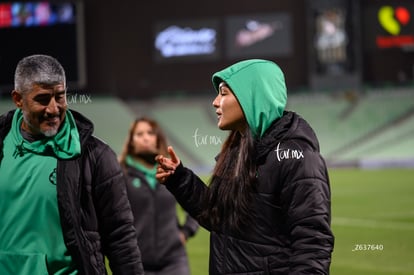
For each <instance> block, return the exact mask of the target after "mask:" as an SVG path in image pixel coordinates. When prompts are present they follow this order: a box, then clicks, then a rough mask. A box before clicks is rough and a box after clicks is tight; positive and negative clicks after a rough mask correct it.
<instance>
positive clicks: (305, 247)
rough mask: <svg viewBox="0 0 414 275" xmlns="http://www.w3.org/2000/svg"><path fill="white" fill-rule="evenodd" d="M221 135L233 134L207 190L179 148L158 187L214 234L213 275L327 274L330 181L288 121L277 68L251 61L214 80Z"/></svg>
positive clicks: (163, 162)
mask: <svg viewBox="0 0 414 275" xmlns="http://www.w3.org/2000/svg"><path fill="white" fill-rule="evenodd" d="M212 81H213V86H214V88H215V89H216V91H217V92H218V95H217V97H216V98H215V99H214V101H213V106H214V107H215V108H216V114H217V117H218V123H217V125H218V127H219V128H220V129H221V130H229V131H230V134H229V136H228V138H227V140H226V141H225V143H224V145H223V147H222V149H221V152H220V154H219V156H218V157H217V163H216V166H215V168H214V171H213V175H212V177H211V181H210V184H209V185H205V184H204V183H203V182H202V181H201V180H200V179H199V178H198V177H197V176H196V175H195V174H194V173H193V172H192V171H190V170H189V169H187V168H185V167H184V166H183V164H182V163H181V161H180V159H179V158H178V156H177V155H176V154H175V152H174V150H173V148H172V147H169V150H168V152H169V154H170V158H167V157H165V156H162V155H159V156H157V161H158V164H159V165H158V169H157V178H158V179H159V180H160V181H161V182H163V183H164V184H165V185H166V187H167V189H168V190H169V191H170V192H172V193H173V194H174V196H175V197H176V199H177V200H178V202H179V203H180V204H181V205H182V206H183V207H184V209H185V210H186V211H187V212H188V213H190V214H191V215H192V216H193V217H195V218H196V219H197V220H198V221H199V223H200V224H201V225H202V226H203V227H205V228H206V229H207V230H209V231H210V232H211V238H210V265H209V273H210V274H255V275H258V274H329V266H330V262H331V254H332V251H333V246H334V236H333V234H332V231H331V228H330V220H331V209H330V208H331V205H330V184H329V176H328V172H327V168H326V164H325V161H324V159H323V158H322V156H321V155H320V153H319V143H318V140H317V137H316V135H315V133H314V131H313V130H312V128H311V127H310V126H309V124H308V123H307V122H306V121H305V120H304V119H303V118H302V117H300V116H299V115H298V114H296V113H294V112H290V111H286V110H285V107H286V101H287V95H286V85H285V80H284V75H283V72H282V71H281V69H280V68H279V66H278V65H276V64H275V63H273V62H271V61H268V60H260V59H253V60H245V61H241V62H238V63H236V64H233V65H231V66H230V67H227V68H225V69H224V70H222V71H219V72H217V73H215V74H214V75H213V77H212Z"/></svg>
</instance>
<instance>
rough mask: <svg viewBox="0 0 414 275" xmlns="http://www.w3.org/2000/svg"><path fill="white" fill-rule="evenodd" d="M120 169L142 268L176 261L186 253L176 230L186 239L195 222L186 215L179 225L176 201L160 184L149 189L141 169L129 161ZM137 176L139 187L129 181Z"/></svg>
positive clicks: (175, 263) (195, 227) (191, 233)
mask: <svg viewBox="0 0 414 275" xmlns="http://www.w3.org/2000/svg"><path fill="white" fill-rule="evenodd" d="M124 170H125V171H126V172H125V174H126V175H127V190H128V198H129V201H130V203H131V208H132V213H133V214H134V219H135V222H134V224H135V228H136V229H137V234H138V244H139V247H140V249H141V252H142V262H143V265H144V268H145V270H161V269H163V268H165V267H166V266H168V265H177V259H179V258H182V257H186V255H187V253H186V250H185V247H184V245H183V244H182V242H181V240H180V231H181V232H182V233H183V234H184V236H185V237H186V238H187V239H188V238H189V237H192V236H193V235H194V234H195V233H196V231H197V229H198V227H199V226H198V223H197V222H196V221H195V220H194V219H193V218H191V217H190V216H189V215H187V216H186V219H185V222H184V224H183V225H181V224H180V223H179V221H178V217H177V212H176V205H177V202H176V200H175V198H174V196H173V195H172V194H171V193H170V192H168V190H167V188H165V186H164V185H161V184H157V185H156V187H155V189H152V188H151V187H150V186H149V183H148V181H147V179H146V178H145V175H144V173H142V172H141V171H139V170H138V169H136V168H134V167H131V166H129V165H126V166H125V167H124ZM137 179H139V180H140V186H139V187H137V186H134V184H133V181H134V180H137ZM183 264H185V262H184V263H183ZM176 275H178V274H176Z"/></svg>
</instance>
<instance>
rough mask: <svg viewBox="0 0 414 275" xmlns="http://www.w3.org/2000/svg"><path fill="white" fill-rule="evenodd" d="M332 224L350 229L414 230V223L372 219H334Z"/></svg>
mask: <svg viewBox="0 0 414 275" xmlns="http://www.w3.org/2000/svg"><path fill="white" fill-rule="evenodd" d="M332 224H333V225H340V226H349V227H365V228H382V229H395V230H414V223H410V222H395V221H380V220H371V219H355V218H347V217H333V218H332Z"/></svg>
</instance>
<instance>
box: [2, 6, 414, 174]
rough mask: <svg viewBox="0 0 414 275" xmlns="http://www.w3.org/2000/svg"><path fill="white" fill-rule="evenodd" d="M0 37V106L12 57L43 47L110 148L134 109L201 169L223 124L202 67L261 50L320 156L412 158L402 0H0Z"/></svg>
mask: <svg viewBox="0 0 414 275" xmlns="http://www.w3.org/2000/svg"><path fill="white" fill-rule="evenodd" d="M172 11H174V12H172ZM0 37H1V39H2V43H0V110H1V111H2V112H4V111H5V110H7V109H8V108H11V107H12V104H11V100H10V91H11V90H12V88H13V74H14V68H15V66H16V64H17V62H18V60H20V59H21V58H22V57H24V56H26V55H29V54H35V53H44V54H50V55H52V56H55V57H56V58H58V60H59V61H60V62H61V63H62V64H63V66H64V67H65V69H66V72H67V77H68V79H67V80H68V103H69V106H70V108H73V109H77V110H80V111H82V112H83V113H85V114H86V115H88V116H89V117H90V118H91V119H92V120H93V121H94V123H95V126H96V135H97V136H99V137H101V138H102V139H104V140H105V141H107V142H108V143H109V144H110V145H111V146H112V147H113V148H114V150H115V151H116V152H117V153H120V150H121V146H122V143H123V142H124V137H125V136H126V133H127V129H128V126H129V124H130V123H131V122H132V121H133V119H134V118H136V117H139V116H143V115H145V116H149V117H152V118H155V119H157V120H158V121H159V122H160V124H161V125H162V126H163V127H164V129H165V131H166V133H167V136H168V139H169V142H170V144H172V145H174V146H175V148H176V149H177V151H178V152H179V153H180V155H181V156H182V159H183V161H184V162H185V163H187V165H188V166H190V167H191V168H193V169H195V170H200V171H207V170H209V169H211V167H212V165H213V163H214V157H215V155H216V154H217V152H218V151H219V149H220V146H221V144H222V142H223V141H224V139H225V138H226V135H227V133H226V132H221V131H219V130H218V129H217V127H216V118H215V115H214V110H213V108H212V106H211V101H212V100H213V98H214V96H215V95H214V91H213V88H212V85H211V75H212V73H214V72H215V71H217V70H220V69H222V68H224V67H226V66H228V65H230V64H232V63H234V62H237V61H239V60H243V59H248V58H264V59H269V60H273V61H275V62H276V63H277V64H279V65H280V67H281V68H282V70H283V71H284V72H285V77H286V83H287V87H288V94H289V99H288V106H287V107H288V109H289V110H293V111H296V112H298V113H299V114H301V115H302V116H303V117H305V118H306V119H307V120H309V122H310V123H311V124H312V126H313V127H314V128H315V131H316V133H317V135H318V137H319V140H320V143H321V144H320V146H321V152H322V154H323V155H324V157H325V158H326V160H327V162H328V165H330V166H331V167H366V168H376V167H379V168H381V167H413V166H414V146H413V145H414V144H413V143H414V138H413V137H414V115H413V114H414V2H413V1H412V0H399V1H391V0H295V1H258V2H255V3H254V4H253V3H252V2H251V1H247V0H240V1H238V2H237V5H235V4H234V3H227V2H219V1H217V0H213V1H202V2H194V1H189V0H180V1H173V2H171V1H170V2H162V1H151V2H148V3H141V2H139V1H133V0H125V1H122V2H119V1H111V0H109V1H107V2H106V3H105V5H104V4H102V3H101V2H100V1H97V0H88V1H86V0H59V1H57V0H48V1H38V2H36V1H24V2H23V1H3V0H1V1H0Z"/></svg>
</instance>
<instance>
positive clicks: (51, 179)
mask: <svg viewBox="0 0 414 275" xmlns="http://www.w3.org/2000/svg"><path fill="white" fill-rule="evenodd" d="M49 182H50V183H51V184H53V185H56V168H55V169H53V171H52V173H50V174H49Z"/></svg>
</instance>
